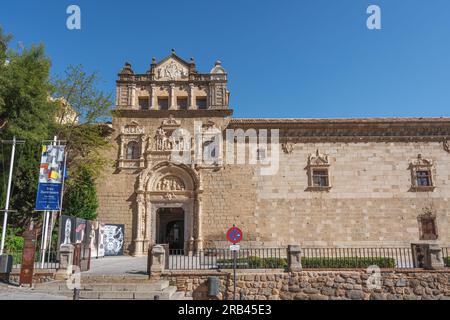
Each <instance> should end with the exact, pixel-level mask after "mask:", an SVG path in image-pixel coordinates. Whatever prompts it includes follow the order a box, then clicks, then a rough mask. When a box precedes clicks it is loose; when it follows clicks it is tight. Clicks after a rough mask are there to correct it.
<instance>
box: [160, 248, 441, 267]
mask: <svg viewBox="0 0 450 320" xmlns="http://www.w3.org/2000/svg"><path fill="white" fill-rule="evenodd" d="M301 250H302V258H301V262H302V266H303V268H304V269H308V268H309V269H312V268H315V269H320V268H324V269H325V268H328V269H334V268H337V269H340V268H349V269H354V268H367V267H369V266H377V267H379V268H382V269H383V268H384V269H390V268H399V269H412V268H414V261H413V255H412V250H411V248H408V247H402V248H302V249H301ZM168 253H169V254H168V257H167V261H166V266H167V268H168V269H169V270H202V269H203V270H207V269H231V268H233V252H231V251H230V250H228V249H204V250H203V251H200V252H197V253H194V254H188V252H187V251H185V250H172V249H171V250H169V251H168ZM449 253H450V250H449V248H444V249H443V255H444V257H448V256H449ZM287 256H288V252H287V248H254V249H241V250H239V251H238V252H237V264H236V267H237V268H238V269H286V268H287V267H288V259H287ZM448 259H449V258H448ZM448 259H447V263H449V262H450V261H449V260H448Z"/></svg>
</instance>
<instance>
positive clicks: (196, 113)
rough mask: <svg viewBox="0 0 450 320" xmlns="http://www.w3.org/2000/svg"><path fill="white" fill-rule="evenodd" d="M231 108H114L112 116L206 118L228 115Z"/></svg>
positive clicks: (230, 112) (230, 113)
mask: <svg viewBox="0 0 450 320" xmlns="http://www.w3.org/2000/svg"><path fill="white" fill-rule="evenodd" d="M232 114H233V109H205V110H137V109H116V110H114V116H115V117H118V118H168V117H169V116H170V115H173V116H174V117H175V118H177V119H179V118H202V117H205V118H208V117H230V116H231V115H232Z"/></svg>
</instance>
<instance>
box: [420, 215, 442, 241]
mask: <svg viewBox="0 0 450 320" xmlns="http://www.w3.org/2000/svg"><path fill="white" fill-rule="evenodd" d="M419 223H420V239H421V240H436V239H437V238H438V234H437V228H436V217H434V216H432V215H424V216H422V217H420V219H419Z"/></svg>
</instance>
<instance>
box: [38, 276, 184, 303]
mask: <svg viewBox="0 0 450 320" xmlns="http://www.w3.org/2000/svg"><path fill="white" fill-rule="evenodd" d="M34 291H36V292H41V293H47V294H52V295H60V296H65V297H68V298H73V294H74V291H73V290H70V289H68V288H67V284H66V281H52V282H47V283H38V284H36V285H35V287H34ZM79 298H80V299H81V300H192V298H190V297H186V296H185V293H184V292H177V288H176V287H174V286H170V284H169V281H168V280H149V279H148V276H144V277H139V276H123V275H121V276H82V278H81V288H80V294H79Z"/></svg>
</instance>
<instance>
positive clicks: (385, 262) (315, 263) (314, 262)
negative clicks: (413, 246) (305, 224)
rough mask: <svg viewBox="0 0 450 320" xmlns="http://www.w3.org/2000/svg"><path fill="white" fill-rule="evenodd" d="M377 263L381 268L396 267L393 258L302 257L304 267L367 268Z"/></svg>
mask: <svg viewBox="0 0 450 320" xmlns="http://www.w3.org/2000/svg"><path fill="white" fill-rule="evenodd" d="M372 265H376V266H378V267H380V268H395V259H393V258H383V257H379V258H357V257H347V258H302V266H303V268H367V267H369V266H372Z"/></svg>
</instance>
